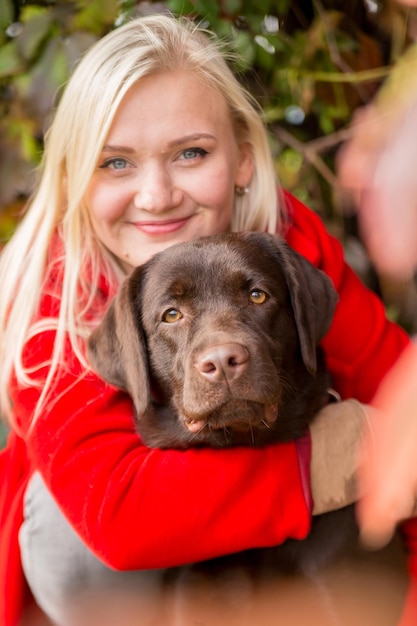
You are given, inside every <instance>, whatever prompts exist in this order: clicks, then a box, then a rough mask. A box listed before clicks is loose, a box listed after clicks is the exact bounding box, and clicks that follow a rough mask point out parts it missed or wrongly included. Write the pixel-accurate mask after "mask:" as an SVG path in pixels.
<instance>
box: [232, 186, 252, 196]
mask: <svg viewBox="0 0 417 626" xmlns="http://www.w3.org/2000/svg"><path fill="white" fill-rule="evenodd" d="M235 192H236V195H237V196H244V195H245V193H249V187H247V186H245V187H238V186H237V185H236V187H235Z"/></svg>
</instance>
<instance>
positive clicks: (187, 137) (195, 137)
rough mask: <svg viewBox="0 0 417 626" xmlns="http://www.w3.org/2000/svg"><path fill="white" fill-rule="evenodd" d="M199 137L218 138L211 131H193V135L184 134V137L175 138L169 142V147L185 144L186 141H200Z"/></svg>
mask: <svg viewBox="0 0 417 626" xmlns="http://www.w3.org/2000/svg"><path fill="white" fill-rule="evenodd" d="M199 139H214V140H215V139H216V137H215V136H214V135H211V134H210V133H192V134H191V135H184V137H178V139H173V140H172V141H169V142H168V146H169V147H175V146H179V145H183V144H184V143H189V142H190V141H198V140H199Z"/></svg>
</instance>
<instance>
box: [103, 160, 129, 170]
mask: <svg viewBox="0 0 417 626" xmlns="http://www.w3.org/2000/svg"><path fill="white" fill-rule="evenodd" d="M128 166H129V163H128V162H127V161H126V159H121V158H114V159H108V161H106V162H105V163H103V165H100V168H101V169H105V168H109V169H112V170H124V169H126V167H128Z"/></svg>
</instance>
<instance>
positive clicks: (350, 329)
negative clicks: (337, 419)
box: [287, 195, 410, 403]
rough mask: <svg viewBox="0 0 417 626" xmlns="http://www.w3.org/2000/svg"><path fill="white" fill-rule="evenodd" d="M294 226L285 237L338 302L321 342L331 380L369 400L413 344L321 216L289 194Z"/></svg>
mask: <svg viewBox="0 0 417 626" xmlns="http://www.w3.org/2000/svg"><path fill="white" fill-rule="evenodd" d="M287 201H288V203H289V205H290V206H289V212H290V217H291V219H292V225H291V226H290V227H289V229H288V233H287V241H288V243H289V244H290V245H291V246H292V247H293V248H294V249H295V250H297V252H299V253H300V254H302V255H304V256H305V257H306V258H307V259H308V260H309V261H310V262H311V263H313V265H315V266H316V267H318V268H320V269H321V270H323V271H324V272H325V273H326V274H327V275H328V276H329V277H330V278H331V279H332V281H333V284H334V286H335V288H336V290H337V292H338V294H339V302H338V304H337V307H336V312H335V315H334V318H333V322H332V325H331V327H330V330H329V332H328V333H327V335H326V337H325V338H324V340H323V342H322V344H323V348H324V351H325V353H326V359H327V364H328V367H329V370H330V374H331V376H332V384H333V386H334V387H335V389H337V391H338V392H339V393H340V394H341V396H342V397H343V398H356V399H357V400H360V401H361V402H364V403H369V402H371V401H372V398H373V396H374V394H375V392H376V389H377V387H378V385H379V383H380V382H381V380H382V378H383V376H384V375H385V374H386V373H387V371H388V370H389V368H390V367H391V366H392V365H393V363H394V362H395V361H396V359H397V358H398V357H399V355H400V354H401V352H402V351H403V350H404V348H405V347H406V346H407V345H408V344H409V343H410V338H409V337H408V335H407V333H406V332H405V331H404V330H403V329H402V328H400V327H399V326H398V325H396V324H393V323H392V322H391V321H389V320H388V319H387V317H386V314H385V309H384V306H383V303H382V302H381V300H380V299H379V298H378V297H377V296H376V295H375V294H374V293H373V292H372V291H371V290H370V289H368V288H367V287H366V286H365V285H364V284H363V283H362V282H361V280H360V279H359V278H358V276H357V275H356V274H355V273H354V272H353V271H352V269H351V268H350V267H349V266H348V265H347V264H346V262H345V260H344V254H343V248H342V246H341V244H340V242H339V241H338V240H337V239H336V238H335V237H332V236H331V235H329V233H328V232H327V231H326V229H325V226H324V224H323V222H322V220H321V219H320V217H319V216H318V215H317V214H316V213H314V212H313V211H311V210H309V209H307V208H306V207H305V206H304V205H303V204H302V203H301V202H299V201H298V200H297V199H296V198H294V197H292V196H289V195H287Z"/></svg>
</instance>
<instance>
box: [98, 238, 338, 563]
mask: <svg viewBox="0 0 417 626" xmlns="http://www.w3.org/2000/svg"><path fill="white" fill-rule="evenodd" d="M336 302H337V296H336V292H335V290H334V289H333V286H332V284H331V282H330V280H329V278H328V277H327V276H326V275H325V274H324V273H323V272H321V271H319V270H318V269H316V268H314V267H313V266H312V265H311V264H310V263H308V262H307V261H306V260H305V259H304V258H303V257H301V256H300V255H298V254H297V253H295V252H294V251H293V250H292V249H291V248H290V247H289V246H288V245H287V244H286V243H285V242H284V241H283V240H282V239H280V238H278V237H274V236H272V235H267V234H264V233H244V234H227V235H226V234H225V235H216V236H213V237H208V238H204V239H200V240H195V241H191V242H187V243H184V244H178V245H174V246H172V247H170V248H168V249H167V250H165V251H164V252H162V253H160V254H158V255H156V256H155V257H153V258H152V259H151V260H150V261H149V262H148V263H146V264H145V265H143V266H142V267H139V268H137V269H136V270H135V271H134V272H133V273H132V274H131V276H130V277H129V278H128V279H127V280H126V281H125V282H124V284H123V285H122V287H121V289H120V292H119V294H118V295H117V297H116V298H115V300H114V302H113V303H112V305H111V307H110V309H109V310H108V312H107V314H106V316H105V318H104V320H103V322H102V324H101V325H100V326H99V327H98V328H97V329H96V330H95V331H94V332H93V334H92V336H91V338H90V340H89V358H90V361H91V363H92V365H93V366H94V367H95V369H96V370H97V371H98V372H99V373H100V374H101V375H102V376H103V377H104V378H105V379H106V380H108V381H109V382H110V383H112V384H114V385H116V386H118V387H121V388H123V389H125V390H126V391H128V392H129V394H130V395H131V397H132V399H133V402H134V406H135V410H136V419H137V429H138V432H139V434H140V435H141V437H142V439H143V441H144V442H145V443H146V444H147V445H148V446H150V447H165V448H169V447H176V448H186V447H190V446H201V445H205V446H213V447H222V446H233V445H250V446H262V445H265V444H267V443H271V442H280V441H288V440H292V439H295V438H298V437H301V436H302V435H303V434H305V432H306V430H307V428H308V425H309V424H310V423H311V421H312V420H313V419H314V416H315V414H316V413H317V411H318V410H319V409H320V408H321V407H322V406H323V405H324V403H325V402H326V398H327V387H328V383H329V381H328V377H327V372H326V368H325V363H324V359H323V356H322V353H321V351H320V349H319V347H318V346H319V342H320V340H321V339H322V338H323V336H324V335H325V334H326V332H327V330H328V328H329V326H330V323H331V320H332V317H333V313H334V308H335V306H336ZM271 497H273V496H272V494H271ZM335 518H337V519H336V521H335ZM345 520H346V512H345V511H342V512H338V513H335V514H333V513H332V514H327V515H325V516H321V517H320V518H316V519H315V520H314V523H313V529H312V532H311V534H310V536H309V537H308V538H307V540H305V541H287V542H286V543H285V544H284V545H283V546H282V547H280V548H278V549H276V550H275V549H274V551H273V561H274V563H279V564H280V565H282V566H283V567H284V565H285V567H286V568H287V569H289V568H292V569H303V570H304V571H307V570H309V569H311V568H312V567H315V566H316V565H317V564H318V563H319V562H321V561H322V560H326V558H327V556H328V554H327V553H333V552H334V551H335V548H336V544H339V543H340V542H341V541H342V539H343V538H344V535H345V533H344V531H343V528H341V523H342V525H343V523H344V521H345ZM254 554H255V552H253V553H252V555H254ZM258 554H260V553H258ZM262 554H263V555H265V554H266V553H264V552H262ZM268 554H271V553H270V552H269V553H268Z"/></svg>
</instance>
